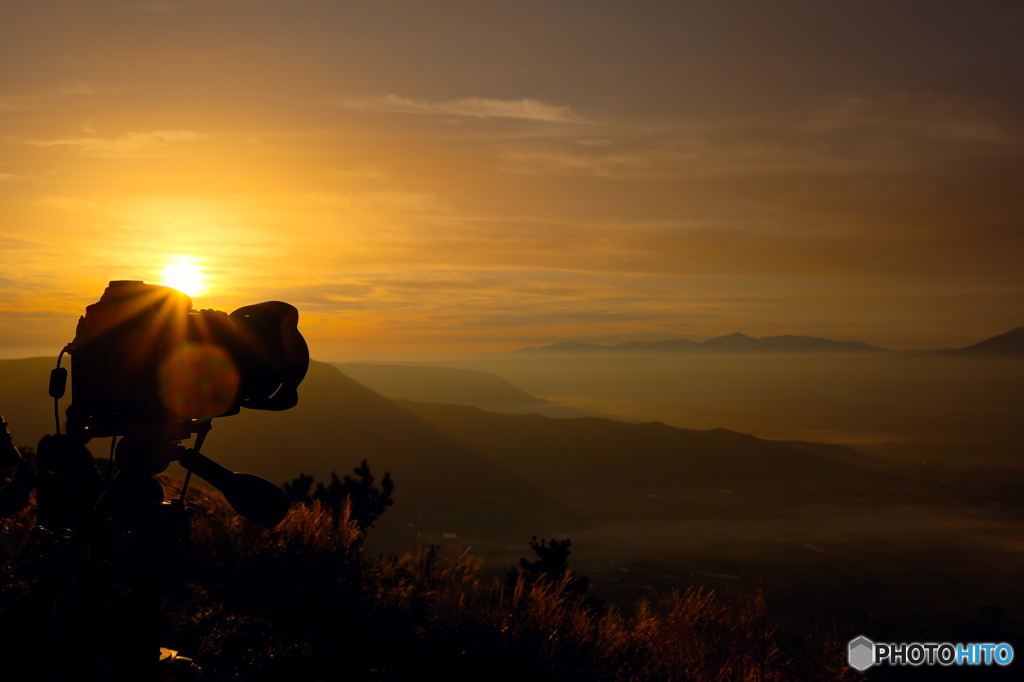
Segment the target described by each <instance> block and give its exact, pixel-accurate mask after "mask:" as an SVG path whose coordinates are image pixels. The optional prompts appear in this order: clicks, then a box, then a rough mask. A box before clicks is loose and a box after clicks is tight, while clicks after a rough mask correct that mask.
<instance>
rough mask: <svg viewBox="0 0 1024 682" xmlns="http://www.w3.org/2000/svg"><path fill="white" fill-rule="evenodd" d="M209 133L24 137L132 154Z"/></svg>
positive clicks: (105, 152) (75, 147) (37, 143)
mask: <svg viewBox="0 0 1024 682" xmlns="http://www.w3.org/2000/svg"><path fill="white" fill-rule="evenodd" d="M206 137H207V135H204V134H202V133H197V132H195V131H194V130H152V131H149V132H130V133H125V134H124V135H120V136H117V137H99V136H94V135H91V136H86V137H66V138H58V139H54V140H23V141H22V142H23V144H27V145H30V146H33V147H47V148H50V149H68V150H72V151H77V152H84V153H88V154H99V155H111V156H131V155H134V154H139V153H141V152H144V151H146V150H150V149H153V148H156V147H164V146H167V145H170V144H176V143H180V142H195V141H196V140H203V139H206Z"/></svg>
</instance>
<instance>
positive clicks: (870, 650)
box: [848, 635, 875, 670]
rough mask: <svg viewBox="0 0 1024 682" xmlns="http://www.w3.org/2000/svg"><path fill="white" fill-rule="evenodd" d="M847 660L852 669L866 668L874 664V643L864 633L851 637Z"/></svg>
mask: <svg viewBox="0 0 1024 682" xmlns="http://www.w3.org/2000/svg"><path fill="white" fill-rule="evenodd" d="M848 660H849V662H850V667H851V668H853V669H854V670H867V669H868V668H870V667H871V666H873V665H874V664H875V643H874V642H872V641H871V640H870V639H868V638H867V637H865V636H864V635H861V636H859V637H855V638H853V639H851V640H850V652H849V659H848Z"/></svg>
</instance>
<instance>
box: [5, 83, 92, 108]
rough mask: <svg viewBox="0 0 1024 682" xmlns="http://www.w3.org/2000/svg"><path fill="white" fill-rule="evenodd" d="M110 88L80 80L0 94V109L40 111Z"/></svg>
mask: <svg viewBox="0 0 1024 682" xmlns="http://www.w3.org/2000/svg"><path fill="white" fill-rule="evenodd" d="M110 90H111V89H110V88H102V87H98V86H96V85H93V84H91V83H87V82H84V81H78V82H75V83H66V84H63V85H58V86H56V87H53V88H46V89H44V90H38V91H36V92H23V93H12V94H6V95H4V94H0V111H39V110H44V109H48V108H50V107H53V106H57V105H58V104H61V103H64V102H65V101H66V100H68V99H69V98H74V97H88V96H92V95H97V94H100V93H103V92H109V91H110Z"/></svg>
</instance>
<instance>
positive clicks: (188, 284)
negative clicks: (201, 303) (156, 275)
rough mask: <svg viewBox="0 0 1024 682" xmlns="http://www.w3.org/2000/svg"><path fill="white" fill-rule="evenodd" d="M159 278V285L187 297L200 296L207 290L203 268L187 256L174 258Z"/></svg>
mask: <svg viewBox="0 0 1024 682" xmlns="http://www.w3.org/2000/svg"><path fill="white" fill-rule="evenodd" d="M160 277H161V281H160V284H163V285H164V286H168V287H171V288H172V289H177V290H178V291H180V292H182V293H183V294H188V295H189V296H201V295H203V294H205V293H206V291H207V289H208V288H209V286H208V284H207V279H208V278H207V276H206V274H205V273H204V272H203V268H202V267H201V266H200V265H199V263H197V262H196V260H195V259H194V258H191V257H188V256H178V257H175V258H174V259H173V260H172V261H171V262H169V263H168V264H167V265H166V266H164V269H163V270H161V271H160Z"/></svg>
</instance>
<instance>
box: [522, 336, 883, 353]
mask: <svg viewBox="0 0 1024 682" xmlns="http://www.w3.org/2000/svg"><path fill="white" fill-rule="evenodd" d="M516 352H517V353H523V354H538V353H544V354H558V353H583V352H585V353H591V354H595V353H634V354H640V353H652V354H657V353H709V352H711V353H792V354H816V353H836V354H842V353H846V354H862V353H887V352H891V351H890V350H889V349H888V348H880V347H878V346H872V345H870V344H867V343H863V342H861V341H833V340H831V339H821V338H816V337H811V336H790V335H785V336H765V337H762V338H759V339H757V338H754V337H752V336H747V335H746V334H739V333H736V334H729V335H727V336H717V337H714V338H711V339H706V340H704V341H700V342H697V341H691V340H689V339H671V340H668V341H654V342H630V343H620V344H616V345H614V346H599V345H595V344H585V343H575V342H563V343H556V344H552V345H550V346H539V347H538V346H531V347H529V348H522V349H520V350H518V351H516Z"/></svg>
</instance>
